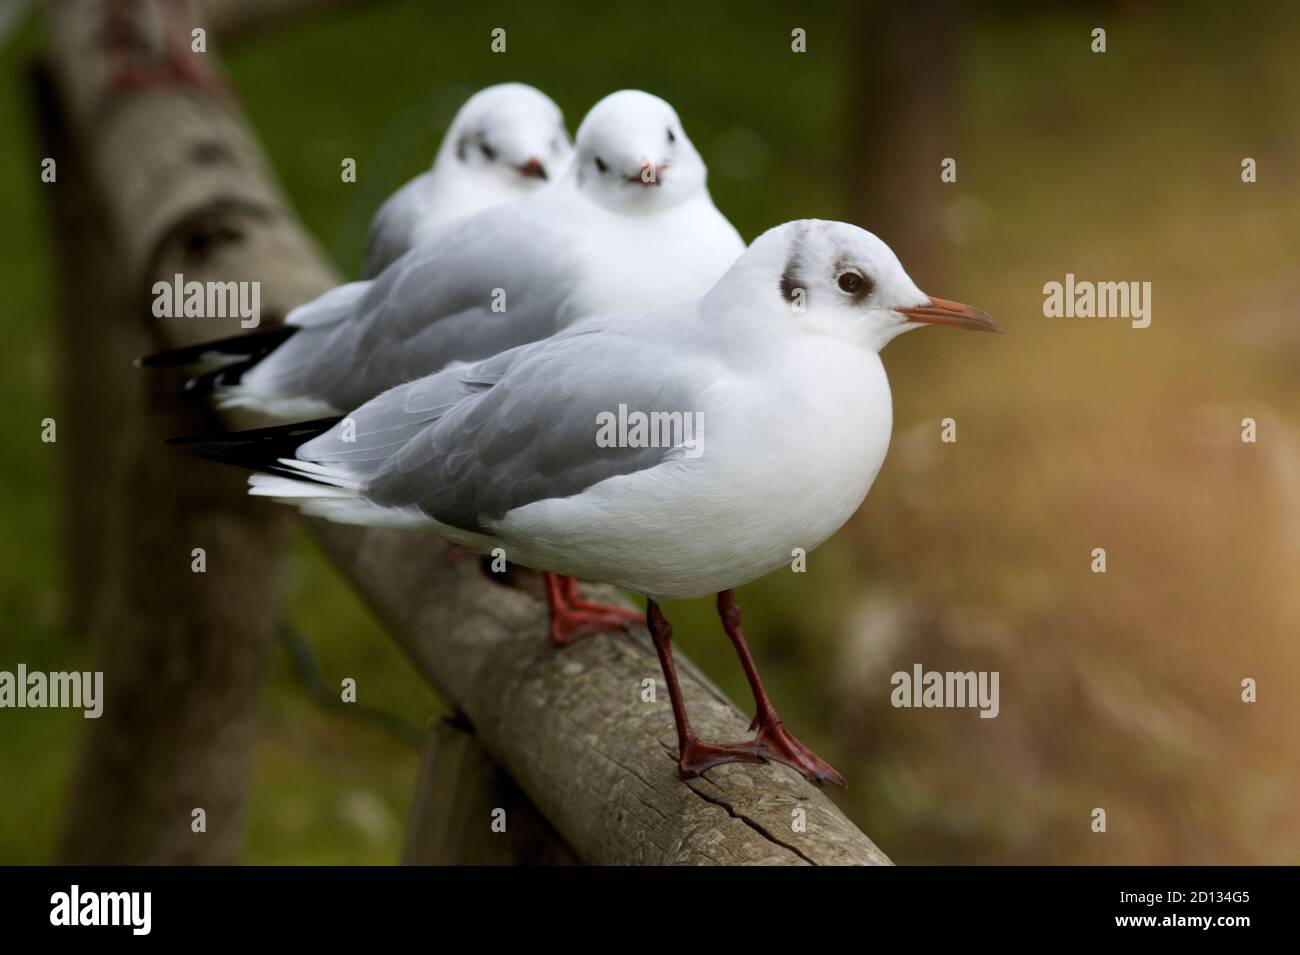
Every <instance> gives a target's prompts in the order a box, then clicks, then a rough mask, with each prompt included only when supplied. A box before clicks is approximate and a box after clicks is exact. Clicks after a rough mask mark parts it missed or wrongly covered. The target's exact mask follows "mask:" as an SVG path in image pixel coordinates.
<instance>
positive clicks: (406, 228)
mask: <svg viewBox="0 0 1300 955" xmlns="http://www.w3.org/2000/svg"><path fill="white" fill-rule="evenodd" d="M432 175H433V173H432V172H425V173H421V174H420V175H418V176H416V177H415V178H414V179H412V180H411V181H410V182H408V183H407V184H406V185H404V186H402V188H400V189H398V190H397V191H396V192H395V193H393V194H392V195H391V196H389V197H388V199H387V200H386V201H385V202H384V204H383V205H381V206H380V207H379V211H378V212H377V213H375V218H374V221H373V222H371V224H370V231H369V232H367V233H366V249H365V265H364V266H363V267H362V270H361V275H362V278H366V279H373V278H375V277H377V276H378V275H379V274H380V273H381V272H383V271H384V269H386V268H388V266H390V265H392V264H393V263H394V262H396V261H397V260H398V259H400V258H401V257H402V256H403V255H405V254H406V253H407V252H408V251H409V250H410V248H411V244H412V242H413V241H414V236H415V227H416V226H417V225H418V224H419V222H420V217H421V216H422V215H424V211H425V193H426V192H427V190H428V181H429V178H430V177H431V176H432Z"/></svg>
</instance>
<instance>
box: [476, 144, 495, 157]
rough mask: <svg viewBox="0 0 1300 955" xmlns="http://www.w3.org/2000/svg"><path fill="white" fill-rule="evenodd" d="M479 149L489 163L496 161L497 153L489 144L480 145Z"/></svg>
mask: <svg viewBox="0 0 1300 955" xmlns="http://www.w3.org/2000/svg"><path fill="white" fill-rule="evenodd" d="M478 149H479V152H481V153H482V154H483V158H484V159H486V160H487V161H488V162H495V161H496V158H497V151H496V150H495V149H493V148H492V147H491V146H489V145H488V144H487V143H479V144H478Z"/></svg>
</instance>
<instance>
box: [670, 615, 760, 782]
mask: <svg viewBox="0 0 1300 955" xmlns="http://www.w3.org/2000/svg"><path fill="white" fill-rule="evenodd" d="M645 622H646V627H647V628H649V630H650V636H651V638H652V639H653V640H654V644H655V650H656V651H657V652H658V654H659V665H660V666H661V667H662V668H663V671H664V682H665V683H667V684H668V698H669V700H670V701H671V702H672V705H673V722H674V723H676V724H677V751H678V754H679V756H678V760H677V770H678V772H679V773H681V775H683V776H686V777H690V776H698V775H699V774H700V773H702V772H704V771H705V770H706V769H710V768H711V767H713V766H718V765H720V764H722V763H737V762H747V763H759V762H762V761H763V757H762V756H761V755H760V754H759V752H758V746H757V743H756V742H749V743H737V744H735V745H731V746H719V745H717V744H715V743H705V742H702V741H701V740H700V739H698V738H697V737H696V735H695V731H694V730H692V729H691V721H690V720H689V719H688V718H687V716H686V704H685V702H683V700H682V689H681V687H680V686H679V685H678V683H677V665H676V664H675V663H674V662H673V628H672V627H671V626H670V625H669V623H668V621H667V619H665V617H664V615H663V611H661V610H660V609H659V605H658V604H657V603H655V602H654V601H653V600H651V601H648V602H647V604H646V611H645Z"/></svg>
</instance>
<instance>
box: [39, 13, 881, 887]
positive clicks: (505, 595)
mask: <svg viewBox="0 0 1300 955" xmlns="http://www.w3.org/2000/svg"><path fill="white" fill-rule="evenodd" d="M97 6H98V5H97V4H95V3H91V2H88V0H61V2H59V3H56V4H55V5H54V7H53V8H52V9H51V13H50V23H51V33H52V37H53V40H54V42H53V50H54V62H55V65H56V71H57V75H58V77H59V78H60V81H61V86H62V87H63V88H64V90H65V100H66V102H67V104H68V107H69V109H70V110H71V113H72V116H73V122H74V124H75V126H76V128H77V129H78V130H79V131H80V132H81V133H82V135H83V136H84V142H83V147H84V149H85V150H86V152H87V155H88V157H89V158H90V163H91V165H92V167H93V168H94V169H95V170H96V173H97V178H98V182H99V187H100V190H101V191H102V192H104V193H105V194H106V196H105V197H106V199H107V201H108V205H109V208H110V213H111V218H112V220H113V222H114V224H115V227H116V232H117V234H118V235H119V237H120V238H119V243H118V245H119V249H120V250H121V252H122V255H123V260H124V262H125V268H126V271H127V273H128V274H129V275H130V276H131V277H132V280H133V281H135V282H138V283H140V287H142V288H147V287H148V284H149V283H151V282H152V281H154V280H155V279H157V278H159V277H161V278H163V279H165V280H169V279H170V278H171V275H172V274H173V272H175V271H183V272H184V273H185V276H186V278H187V279H196V280H199V281H205V280H209V279H214V280H215V279H219V280H230V279H243V280H257V281H260V282H261V283H262V284H261V288H262V302H263V305H264V309H266V307H267V304H268V303H270V311H271V312H272V313H273V314H283V312H284V311H285V310H286V309H287V308H288V307H290V306H292V305H293V304H296V303H298V302H301V301H304V300H306V299H308V298H310V297H312V296H314V295H316V294H319V292H321V291H323V290H324V289H325V288H326V287H328V286H329V285H331V284H334V282H336V281H337V278H336V277H335V276H333V275H332V274H331V273H330V271H329V269H328V268H327V267H326V266H325V264H324V263H323V261H322V258H321V256H320V253H319V250H318V249H317V248H316V245H315V243H313V242H312V241H310V240H309V239H307V238H306V237H305V236H304V235H303V234H302V232H301V229H300V227H299V226H298V225H297V224H296V223H295V222H294V220H293V218H292V216H291V214H290V213H289V211H288V209H287V207H286V205H285V203H284V201H283V200H282V198H281V194H280V191H279V189H278V188H277V187H276V186H275V185H274V184H273V180H272V178H271V175H270V173H269V170H268V169H267V167H266V164H265V162H264V160H263V159H262V157H261V154H260V152H259V151H258V150H257V149H256V147H255V145H254V142H253V137H252V136H251V134H250V133H249V132H248V130H247V127H246V126H245V124H244V122H243V120H242V118H241V117H240V115H239V113H238V111H237V108H236V106H235V104H234V103H233V102H231V101H230V100H229V98H227V97H225V96H222V95H220V94H215V95H214V94H212V93H211V92H210V91H209V89H208V86H209V84H207V83H206V82H205V83H203V84H202V85H201V86H184V87H165V88H158V89H152V90H144V91H136V92H131V93H127V92H123V91H120V90H117V91H115V90H113V89H112V88H111V86H110V84H109V83H108V77H109V76H110V75H111V74H110V71H109V70H107V69H106V68H105V57H106V52H107V51H106V50H105V48H104V41H103V39H102V37H101V36H100V35H99V34H97V33H96V31H95V30H94V29H93V23H94V22H95V19H96V18H95V16H94V15H93V12H91V11H93V9H94V8H96V7H97ZM173 28H175V29H179V27H175V26H174V27H173ZM141 39H143V41H145V42H158V40H157V37H153V38H152V39H151V38H150V37H145V38H141ZM209 50H210V51H211V47H209ZM205 55H206V56H209V57H210V56H213V55H214V54H213V53H212V52H209V53H208V54H205ZM204 67H205V69H209V68H210V65H209V63H205V64H204ZM213 72H214V73H215V71H213ZM143 168H147V169H150V170H152V173H151V174H150V175H149V176H148V177H147V178H145V177H144V175H143V173H141V172H140V170H141V169H143ZM195 249H197V250H199V251H200V252H201V253H202V254H201V255H198V256H197V257H196V256H195V255H194V254H193V253H194V251H195ZM182 267H183V268H182ZM155 324H156V329H157V333H158V334H159V337H160V338H161V339H162V340H163V341H166V342H168V343H173V344H181V343H188V342H193V341H196V340H200V339H204V338H211V337H214V336H215V335H216V334H222V333H224V332H225V331H226V330H227V329H222V328H219V327H218V323H217V322H213V321H207V320H205V321H196V320H192V319H191V320H179V321H170V322H162V321H159V322H157V323H155ZM231 420H232V422H233V423H238V422H237V421H235V420H234V419H231ZM191 466H192V467H195V468H201V467H204V465H201V464H199V463H197V462H195V463H192V464H191ZM311 526H312V529H313V531H314V532H315V534H316V535H317V537H318V539H319V540H320V541H321V542H322V544H323V546H324V547H325V549H326V550H327V551H328V552H329V554H330V555H331V556H332V558H333V559H334V560H335V561H336V562H337V563H338V564H339V565H340V567H341V568H343V570H344V572H345V573H346V574H347V575H348V576H349V577H350V579H351V580H352V581H353V582H354V583H355V584H356V586H357V587H358V588H359V589H360V591H361V593H363V594H364V595H365V596H366V598H367V599H368V600H369V601H370V603H371V604H372V605H373V606H374V607H375V609H376V610H377V612H378V613H379V614H380V615H381V617H382V619H383V620H384V621H385V622H386V624H387V626H388V628H389V629H390V631H391V633H392V635H393V637H394V639H396V640H397V641H398V643H399V644H400V645H401V646H402V647H403V648H404V649H405V651H406V652H407V654H408V655H409V656H410V657H411V659H412V661H413V662H414V663H415V665H416V666H417V667H418V668H419V670H420V672H421V673H422V674H423V675H424V676H425V677H426V678H427V679H428V680H429V682H430V683H431V684H432V685H433V686H434V688H436V689H437V690H438V691H439V692H441V693H442V694H443V695H444V696H445V697H446V698H447V699H448V700H449V701H450V702H452V703H453V704H454V705H455V707H456V708H457V709H458V710H459V711H461V712H463V713H464V714H465V715H466V717H467V718H468V720H469V721H470V722H471V723H472V725H473V727H474V730H475V734H476V737H477V739H478V741H479V742H480V743H481V745H482V746H483V748H484V750H485V751H486V752H487V753H488V754H490V755H491V756H492V758H493V759H495V760H496V761H497V762H498V763H499V764H500V765H501V766H502V767H503V768H504V769H505V770H506V771H507V772H508V773H509V774H510V776H511V777H512V778H513V780H514V781H515V782H516V783H517V784H518V785H519V787H520V788H521V789H522V790H523V791H524V792H525V793H527V795H528V796H529V797H530V799H531V800H532V801H533V803H534V804H535V805H536V806H537V807H538V809H539V810H540V811H541V813H542V814H543V815H544V816H545V818H546V819H547V821H548V822H549V823H550V824H551V825H552V826H553V827H554V828H555V829H556V830H557V831H558V832H559V834H560V835H561V836H562V837H563V840H564V842H565V843H566V844H567V845H568V846H570V847H571V848H572V849H573V851H574V852H575V853H576V854H577V856H578V857H579V858H580V859H582V860H583V861H584V862H588V863H601V864H626V863H693V864H698V863H704V864H709V863H714V864H750V863H768V864H794V865H802V864H887V863H888V859H886V857H885V856H884V854H883V853H881V852H880V850H879V849H877V848H876V847H875V846H874V845H873V844H872V843H871V841H870V840H869V839H868V838H867V837H866V836H865V835H863V834H862V833H861V832H860V831H859V830H858V829H857V828H856V827H855V826H853V824H852V823H850V822H849V821H848V820H847V819H846V818H845V817H844V815H843V814H842V813H841V812H840V811H839V809H838V808H837V807H836V806H835V805H834V803H832V802H831V801H830V800H829V799H828V798H827V796H826V795H825V794H824V793H822V792H821V791H820V790H819V789H817V788H816V787H814V786H813V785H811V784H809V783H808V782H806V781H805V780H803V779H802V778H801V777H799V776H797V775H796V774H794V773H793V772H791V771H790V770H788V769H786V768H784V767H781V766H776V765H763V766H755V765H747V766H740V765H732V766H723V767H718V768H716V769H714V770H711V771H709V772H708V773H707V774H706V777H704V778H699V779H694V780H690V781H683V780H681V779H679V778H678V776H677V773H676V765H675V763H676V757H675V752H676V739H675V736H674V731H673V724H672V718H671V715H670V711H669V706H668V700H667V693H666V691H665V689H664V687H663V684H662V682H661V678H660V675H659V667H658V663H657V659H656V656H655V654H654V652H653V650H652V649H651V647H650V644H649V639H648V637H647V636H645V635H644V634H641V635H638V636H621V635H610V636H607V637H595V638H591V639H589V640H586V641H584V642H582V643H580V644H578V645H576V646H574V647H571V648H569V649H567V650H564V651H557V650H555V649H554V648H552V647H551V645H550V644H549V642H548V641H547V640H546V637H545V632H546V631H545V623H544V610H543V607H542V605H541V603H540V601H539V600H538V599H537V598H536V596H535V595H534V594H533V593H530V592H528V591H526V590H521V589H512V588H507V587H503V586H502V585H500V584H498V583H495V582H493V581H491V580H489V579H488V578H487V577H486V576H485V575H484V574H483V573H482V572H481V570H480V568H479V566H478V565H477V564H476V563H475V562H472V561H460V562H458V563H452V562H451V561H449V560H448V557H447V550H448V548H447V545H446V544H445V543H444V542H442V541H441V540H440V539H439V538H437V537H436V536H433V535H429V534H421V533H418V532H409V531H393V530H367V529H360V528H354V527H345V526H338V525H331V524H326V523H323V522H319V521H317V522H311ZM602 596H603V597H606V598H610V599H621V598H617V596H616V595H611V594H609V593H608V592H606V593H604V594H602ZM718 638H719V639H722V636H721V633H720V632H719V637H718ZM678 661H679V667H680V668H681V669H682V671H683V672H682V676H683V689H684V692H685V696H686V700H687V704H688V706H689V707H690V709H691V717H692V720H693V722H694V723H695V725H696V727H697V729H698V730H699V731H700V733H701V735H702V736H704V737H705V738H715V739H739V738H743V737H745V736H746V735H747V725H748V720H747V719H746V718H745V716H744V715H742V714H741V713H740V711H739V710H737V709H736V708H735V707H734V706H733V705H731V704H730V703H729V702H728V701H727V700H726V699H725V698H724V697H723V696H722V695H721V694H720V693H719V692H718V691H717V690H716V689H715V688H714V687H713V686H712V685H711V684H710V683H709V682H708V681H707V680H705V679H704V678H703V677H701V676H700V675H699V673H698V672H697V671H696V670H695V668H694V667H692V666H691V665H690V663H689V661H687V660H686V659H684V658H683V657H681V656H679V658H678ZM648 687H653V688H654V691H655V692H654V694H653V697H652V698H651V695H650V693H649V691H648V689H647V688H648Z"/></svg>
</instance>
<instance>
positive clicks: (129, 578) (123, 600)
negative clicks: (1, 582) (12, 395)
mask: <svg viewBox="0 0 1300 955" xmlns="http://www.w3.org/2000/svg"><path fill="white" fill-rule="evenodd" d="M34 90H35V98H36V101H37V103H38V104H39V106H40V107H41V108H40V109H39V115H40V117H41V118H42V128H41V139H42V143H43V146H44V152H45V155H48V156H51V157H53V158H54V159H55V160H56V163H57V167H56V168H57V170H58V180H57V182H56V183H54V184H52V185H51V186H49V193H48V194H49V196H50V198H51V201H52V203H53V207H54V223H55V228H56V232H57V239H58V245H59V249H60V253H61V254H60V256H59V258H58V263H59V269H58V274H59V275H60V276H61V277H62V281H61V283H60V286H61V289H63V290H64V291H63V301H62V303H61V309H60V314H61V321H60V327H61V336H60V337H61V339H62V353H63V357H64V361H63V363H62V368H63V373H64V381H63V389H62V390H63V395H64V397H63V402H62V407H61V411H60V420H59V429H60V430H59V437H60V441H59V446H60V448H61V449H63V450H64V453H65V455H66V457H65V459H64V465H65V468H66V469H67V471H68V477H67V481H66V493H67V497H68V501H69V502H70V506H69V508H68V511H67V514H68V516H69V518H70V520H69V524H68V528H67V542H68V547H69V553H70V554H71V555H74V556H73V557H72V559H71V560H70V562H69V565H70V570H71V580H70V581H69V583H70V603H71V604H72V613H71V614H70V617H71V620H70V622H71V624H72V625H73V626H75V627H77V628H78V629H81V628H85V630H88V631H89V632H90V634H91V637H92V642H93V643H94V645H95V655H96V663H95V669H97V670H101V671H103V673H104V697H105V699H104V712H103V715H102V717H101V718H100V719H98V720H95V721H93V722H89V723H87V724H86V733H85V736H84V738H83V740H82V750H81V754H80V758H79V761H78V764H77V768H76V771H75V774H74V778H73V785H72V791H71V794H70V802H69V810H68V818H67V821H66V826H65V830H64V833H63V836H62V842H61V847H60V851H59V854H60V859H61V861H62V862H65V863H72V864H92V865H99V864H135V865H145V864H178V863H179V864H220V863H226V864H228V863H231V862H234V861H235V859H236V856H237V852H238V848H239V844H240V837H241V834H242V831H243V827H242V812H243V806H244V797H245V791H246V781H247V778H248V769H249V755H250V751H251V748H252V743H253V739H254V736H255V730H256V719H257V704H258V695H259V688H260V685H261V675H262V670H263V663H264V660H265V652H266V647H267V645H268V643H269V641H270V639H271V637H272V635H273V632H274V627H275V624H276V622H277V618H278V614H277V600H276V596H277V587H276V580H277V574H278V561H277V559H276V554H277V551H278V549H279V543H280V538H281V537H282V533H281V532H282V529H283V527H284V526H285V522H284V520H283V519H282V518H281V517H280V516H279V515H268V514H267V513H266V512H264V511H260V512H259V511H257V510H255V509H253V508H250V507H248V506H247V504H248V502H247V497H246V495H245V494H244V489H243V487H242V486H241V483H242V482H240V481H239V480H237V479H236V480H227V479H226V478H225V476H224V475H221V476H218V475H211V474H209V475H201V474H197V473H195V472H194V471H193V469H191V468H188V467H186V466H184V464H182V463H181V462H178V461H173V460H168V459H167V458H166V457H163V456H160V455H159V453H158V450H159V448H158V435H160V434H166V433H168V432H171V431H174V430H176V429H177V428H182V429H193V428H202V429H208V428H213V427H217V426H219V423H220V422H219V420H218V419H217V417H216V415H215V414H213V413H212V412H211V411H210V410H208V409H206V408H202V407H195V406H192V405H191V406H189V407H186V406H184V405H182V404H178V403H177V402H176V401H175V400H174V397H175V395H174V388H175V387H176V386H177V380H176V379H175V377H174V376H171V377H170V381H168V380H166V379H157V380H155V381H153V382H150V381H149V380H148V379H145V378H144V377H142V376H141V375H139V374H138V373H134V370H133V369H132V368H131V365H130V360H129V358H128V357H127V356H129V355H131V354H132V353H137V354H138V350H139V349H140V348H142V347H147V346H148V344H149V342H150V338H149V333H148V329H147V328H145V327H144V324H143V323H142V322H140V321H139V318H138V316H139V315H140V314H142V313H141V308H142V307H143V304H144V303H143V299H142V297H141V296H140V294H139V292H140V290H139V289H138V288H134V287H129V286H128V285H126V284H124V283H123V282H122V281H121V279H120V276H119V275H118V274H117V273H118V271H119V268H120V266H119V265H118V264H117V263H116V261H115V256H114V253H113V244H112V240H111V237H110V235H109V228H108V225H107V223H106V222H105V220H104V216H103V212H102V208H101V204H100V203H98V202H96V201H95V196H94V194H93V190H92V189H90V188H89V185H90V183H89V181H88V180H87V178H86V176H85V173H86V171H87V167H86V166H85V165H84V164H83V163H82V162H81V161H80V159H81V157H79V156H78V154H77V151H76V150H75V149H74V148H72V144H71V143H70V142H69V140H68V138H67V137H66V135H65V130H64V129H63V127H62V124H61V123H60V119H61V114H60V113H59V111H58V110H57V109H56V108H55V104H54V97H53V92H52V90H51V88H50V85H49V80H48V77H47V76H46V75H45V74H43V73H41V72H38V73H37V74H36V76H35V80H34ZM65 412H66V414H65ZM195 547H202V548H203V549H204V551H205V556H204V559H205V561H206V564H207V567H206V572H204V573H194V572H193V571H192V560H193V557H192V553H191V552H192V550H193V548H195ZM195 809H202V810H203V811H204V813H205V816H206V819H205V826H206V831H204V832H195V831H194V830H193V827H192V822H193V819H192V812H193V810H195Z"/></svg>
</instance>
